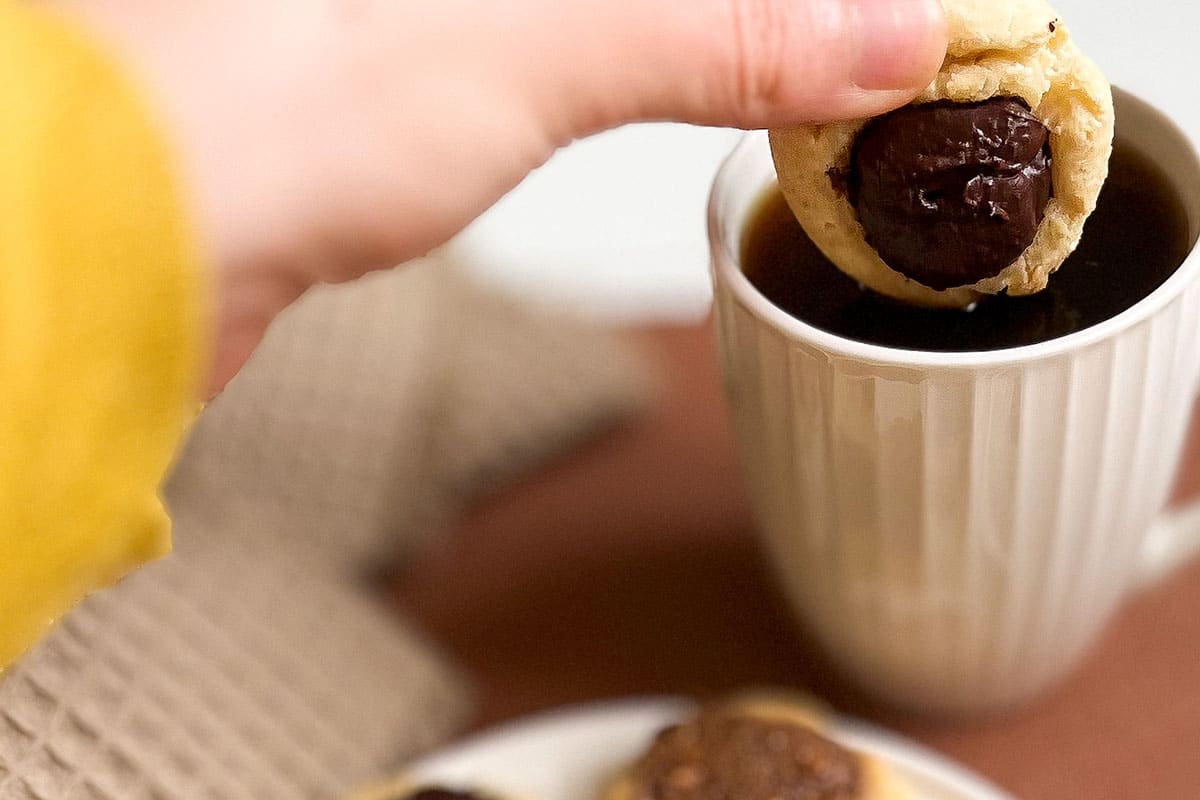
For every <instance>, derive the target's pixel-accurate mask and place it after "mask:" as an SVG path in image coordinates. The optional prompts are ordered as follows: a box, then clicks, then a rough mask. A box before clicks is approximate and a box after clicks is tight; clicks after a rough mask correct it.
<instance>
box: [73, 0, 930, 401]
mask: <svg viewBox="0 0 1200 800" xmlns="http://www.w3.org/2000/svg"><path fill="white" fill-rule="evenodd" d="M50 4H51V5H54V6H57V7H58V8H60V9H62V10H63V11H64V12H65V13H66V14H68V15H70V16H72V17H75V18H77V19H79V20H81V21H82V23H83V24H84V25H85V26H87V27H89V28H91V29H92V30H94V31H95V32H96V33H98V34H99V35H100V36H101V37H102V38H104V39H106V40H108V41H109V42H110V43H111V44H112V45H113V46H114V47H115V48H116V51H117V53H118V55H119V56H120V57H122V58H123V59H124V60H125V61H126V62H127V63H128V64H129V66H130V67H131V68H132V70H133V73H134V75H135V76H137V77H138V78H140V80H141V81H142V82H143V84H144V86H145V87H146V90H147V91H148V96H149V97H150V99H151V103H152V104H153V105H155V106H156V107H157V108H158V109H159V110H160V113H161V118H162V120H163V122H164V124H165V125H166V129H167V131H168V133H169V135H170V136H171V137H172V140H173V143H174V145H175V148H176V152H177V153H178V156H179V162H180V166H181V168H182V171H183V175H184V177H185V184H186V186H187V187H188V189H189V192H190V200H191V204H192V207H193V208H194V210H195V218H196V220H197V221H198V225H199V229H200V233H201V235H202V240H203V242H204V243H205V245H206V248H207V249H206V252H207V254H208V256H209V259H210V261H211V263H212V264H213V268H214V270H215V275H216V278H215V281H214V286H215V292H216V297H215V307H216V321H215V325H216V329H215V337H214V341H213V352H212V361H211V365H212V366H211V376H210V382H209V385H210V388H211V390H212V391H214V392H215V391H219V390H220V388H221V387H223V386H224V385H225V383H226V382H227V381H228V380H229V379H230V378H231V377H232V376H233V375H234V374H235V373H236V372H237V370H238V369H240V367H241V366H242V364H243V363H244V362H245V360H246V358H247V357H248V356H249V355H250V353H251V352H252V350H253V348H254V347H255V346H256V345H257V343H258V342H259V340H260V339H261V338H262V335H263V333H264V332H265V330H266V327H267V325H268V324H269V323H270V321H271V320H272V319H273V318H274V317H275V315H276V314H278V313H279V312H280V311H281V310H282V309H283V308H285V307H286V306H287V305H288V304H289V303H290V302H292V301H293V300H295V299H296V298H297V297H299V295H300V294H301V293H303V291H304V290H305V289H306V288H308V287H309V286H311V285H313V284H315V283H319V282H330V281H345V280H350V279H353V278H356V277H358V276H360V275H362V274H363V273H365V272H368V271H370V270H373V269H379V268H386V267H390V266H393V265H395V264H399V263H401V262H403V261H405V260H407V259H410V258H413V257H416V256H420V255H423V254H425V253H426V252H428V251H429V250H431V249H432V248H434V247H436V246H437V245H439V244H442V243H443V242H445V241H446V240H447V239H448V238H449V237H451V236H452V235H453V234H454V233H456V232H457V231H458V230H460V229H461V228H462V227H463V226H465V225H466V224H467V223H468V222H470V221H471V220H472V219H474V218H475V217H476V216H478V215H479V214H480V213H481V212H483V211H484V210H485V209H487V208H488V207H489V206H490V205H491V204H492V203H494V202H495V201H496V200H497V199H499V198H500V197H501V196H502V195H503V194H504V193H505V192H506V191H508V190H509V189H511V188H512V187H513V186H515V185H516V184H517V183H518V182H519V181H520V180H521V179H522V178H523V177H524V176H525V175H526V174H527V173H528V172H529V171H530V170H531V169H533V168H534V167H536V166H538V165H540V164H541V163H543V162H544V161H545V160H546V159H547V158H549V156H550V155H551V154H552V153H553V152H554V151H555V150H556V149H557V148H559V147H561V146H563V145H565V144H567V143H569V142H570V141H572V140H573V139H576V138H579V137H582V136H586V135H588V134H591V133H595V132H598V131H601V130H604V129H606V128H611V127H615V126H617V125H620V124H623V123H626V122H634V121H644V120H678V121H683V122H693V123H697V124H702V125H723V126H734V127H741V128H760V127H771V126H781V125H789V124H801V123H812V122H823V121H829V120H834V119H850V118H857V117H862V116H866V115H873V114H878V113H881V112H883V111H886V110H890V109H892V108H895V107H897V106H900V105H902V104H904V103H905V102H907V101H908V100H909V99H911V98H912V97H913V96H915V95H916V94H917V93H918V92H919V91H920V90H921V89H922V88H924V86H925V85H926V84H927V83H928V82H929V81H930V80H931V79H932V77H933V75H934V74H935V73H936V72H937V70H938V67H939V66H940V64H941V62H942V59H943V56H944V55H945V50H946V32H945V21H944V19H943V15H942V7H941V3H940V2H939V0H569V1H568V2H563V0H506V1H505V2H496V0H390V1H389V0H205V2H200V3H195V2H191V3H189V2H181V1H180V0H167V1H166V2H164V0H51V3H50Z"/></svg>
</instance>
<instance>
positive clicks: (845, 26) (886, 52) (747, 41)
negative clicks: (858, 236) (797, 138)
mask: <svg viewBox="0 0 1200 800" xmlns="http://www.w3.org/2000/svg"><path fill="white" fill-rule="evenodd" d="M564 5H566V6H567V7H568V9H569V10H567V11H566V12H564V13H567V14H569V15H572V16H573V17H574V19H573V22H574V23H575V24H576V25H578V26H579V27H576V28H571V26H570V25H568V30H574V31H575V32H576V34H577V35H576V36H574V37H572V39H571V40H570V41H566V42H563V41H562V40H561V39H560V41H559V44H560V46H561V45H563V44H565V45H567V47H565V48H564V49H566V50H569V51H570V52H569V53H567V54H566V59H567V60H568V62H569V63H568V64H565V65H563V69H560V70H556V71H553V73H552V74H553V77H552V78H551V80H553V81H555V82H557V83H559V84H560V86H563V87H564V88H565V89H566V90H567V91H568V92H570V97H567V98H561V99H563V100H564V104H563V105H560V106H558V107H559V108H560V109H563V108H565V109H570V112H568V113H571V114H573V115H574V118H573V119H570V120H566V121H565V122H566V124H567V125H568V126H569V128H571V129H572V130H573V132H575V133H586V132H589V130H595V129H598V128H603V127H609V126H612V125H616V124H620V123H622V122H628V121H634V120H649V119H672V120H679V121H683V122H695V123H699V124H705V125H727V126H735V127H742V128H758V127H772V126H782V125H795V124H802V123H814V122H827V121H831V120H835V119H852V118H859V117H865V116H873V115H875V114H879V113H882V112H884V111H887V110H890V109H892V108H896V107H898V106H901V105H903V104H904V103H906V102H908V101H909V100H911V99H912V98H913V97H914V96H915V95H916V94H917V93H919V92H920V91H921V90H922V89H923V88H925V86H927V85H928V83H929V82H930V81H931V80H932V79H933V77H934V75H935V74H936V73H937V70H938V68H939V67H940V66H941V63H942V60H943V58H944V57H945V54H946V44H947V42H946V22H945V16H944V12H943V9H942V5H941V2H940V0H586V2H578V3H569V4H564ZM550 72H551V71H547V73H550ZM544 74H546V73H544Z"/></svg>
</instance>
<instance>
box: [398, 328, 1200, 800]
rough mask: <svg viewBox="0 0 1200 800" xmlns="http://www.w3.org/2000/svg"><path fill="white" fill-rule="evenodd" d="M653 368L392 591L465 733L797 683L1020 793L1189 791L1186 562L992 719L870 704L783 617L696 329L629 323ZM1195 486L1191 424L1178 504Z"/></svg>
mask: <svg viewBox="0 0 1200 800" xmlns="http://www.w3.org/2000/svg"><path fill="white" fill-rule="evenodd" d="M628 335H629V336H630V337H632V338H634V339H635V340H636V341H637V342H638V343H639V344H640V345H641V346H643V347H644V348H645V349H646V351H647V352H648V353H649V354H651V356H652V357H654V358H656V359H657V360H658V361H659V363H661V365H662V369H663V371H664V373H665V375H666V377H667V380H666V382H665V388H664V391H663V392H662V393H661V395H660V397H659V399H658V401H657V402H656V403H655V405H654V406H653V407H652V408H651V409H650V410H649V411H648V412H647V413H645V414H643V415H641V416H640V417H638V418H637V419H635V420H633V421H631V422H630V423H628V424H626V425H623V426H622V427H620V428H619V429H616V430H613V431H610V432H607V433H605V434H603V435H600V436H598V437H597V438H596V439H595V440H594V441H592V442H590V443H588V444H587V445H585V446H583V447H581V448H579V449H577V450H576V451H574V452H572V453H571V454H569V455H568V456H567V457H565V458H563V459H562V460H560V461H559V462H557V463H555V464H553V465H551V466H549V467H548V468H546V469H545V470H543V471H541V472H539V473H538V474H536V475H534V476H532V477H530V478H529V479H527V480H525V481H523V482H522V483H520V484H519V485H517V486H514V487H510V488H508V489H507V490H505V491H503V492H501V493H499V494H497V495H496V496H494V497H492V498H490V499H489V500H487V501H485V502H482V503H480V504H479V505H478V507H476V508H474V509H472V510H471V511H470V512H469V514H468V515H467V516H466V518H465V519H464V520H463V521H462V523H461V524H460V525H459V526H458V528H457V529H456V530H455V531H453V532H452V534H451V535H450V536H449V537H448V539H447V541H446V543H445V547H443V548H441V549H440V550H438V551H436V552H434V553H431V554H430V555H428V556H427V557H426V558H425V559H423V560H422V561H420V562H417V563H413V564H411V565H410V567H409V569H408V570H407V572H406V573H405V574H402V575H399V576H398V577H397V579H396V586H395V596H396V598H397V599H398V601H399V603H400V605H401V606H402V607H403V608H405V609H406V610H407V612H408V613H409V614H410V615H412V616H414V617H416V619H417V620H418V621H419V622H421V623H422V624H424V625H425V627H426V628H427V629H428V630H429V631H430V633H431V634H432V635H433V636H434V637H435V638H437V639H438V640H439V641H440V642H441V643H442V644H443V645H444V646H445V647H446V648H447V649H448V650H449V652H450V653H451V654H452V655H454V656H456V657H457V658H458V659H459V660H460V661H461V662H462V663H463V664H464V665H465V666H466V668H467V669H468V670H470V671H471V672H472V673H473V675H474V677H475V678H476V680H477V681H478V683H479V691H480V703H481V711H480V715H479V717H478V719H477V725H478V726H481V727H482V726H487V725H490V724H494V723H496V722H500V721H503V720H506V719H510V718H512V717H515V716H519V715H522V714H526V713H529V712H532V711H536V710H541V709H545V708H550V707H554V706H558V705H561V704H565V703H574V702H581V701H588V700H594V699H601V698H612V697H620V696H626V695H638V694H647V693H654V694H657V693H686V694H692V695H696V696H700V697H708V696H714V695H719V694H721V693H723V692H727V691H730V690H735V689H738V688H742V687H745V686H747V685H760V686H761V685H778V686H787V687H796V688H801V689H805V690H809V691H812V692H815V693H817V694H818V695H820V696H822V697H824V698H825V699H827V700H829V701H831V702H832V703H833V704H834V705H835V706H836V707H837V708H838V709H840V710H843V711H845V712H848V713H852V714H857V715H862V716H865V717H868V718H870V719H873V720H876V721H878V722H880V723H882V724H884V725H886V726H888V727H891V728H893V729H895V730H897V731H899V732H901V733H904V734H906V735H909V736H911V737H913V738H915V739H917V740H919V741H921V742H924V743H925V744H927V745H929V746H931V747H933V748H935V749H937V750H939V751H941V752H942V753H944V754H946V755H948V756H949V757H951V758H953V759H956V760H958V761H960V762H961V763H963V764H965V765H967V766H968V767H970V768H972V769H974V770H976V771H978V772H979V773H981V774H982V775H984V776H986V777H988V778H990V779H991V780H993V781H995V782H996V783H997V784H998V785H1000V786H1002V787H1004V788H1006V789H1008V790H1009V791H1011V792H1013V793H1014V794H1015V795H1017V796H1018V797H1021V798H1025V799H1026V800H1061V799H1062V798H1067V797H1086V798H1089V800H1118V799H1119V798H1120V799H1121V800H1124V799H1125V798H1142V797H1147V798H1149V797H1153V798H1156V800H1185V798H1187V799H1189V800H1190V799H1191V798H1195V797H1196V796H1197V792H1198V789H1197V787H1200V564H1197V565H1195V566H1191V567H1185V568H1183V569H1182V570H1180V571H1179V572H1177V573H1175V574H1174V575H1173V576H1171V577H1169V578H1168V579H1167V580H1166V581H1165V582H1164V583H1163V584H1161V585H1160V586H1158V587H1156V588H1154V589H1153V590H1151V591H1148V592H1146V593H1144V594H1142V595H1140V596H1138V597H1136V598H1134V599H1132V600H1131V601H1130V602H1129V603H1128V605H1127V606H1126V607H1125V608H1124V609H1123V610H1122V612H1121V613H1120V614H1119V616H1118V617H1117V618H1116V619H1115V621H1114V622H1113V624H1112V626H1111V628H1110V629H1109V630H1108V632H1107V634H1106V635H1105V636H1104V637H1103V640H1102V641H1101V642H1100V643H1099V645H1098V646H1097V647H1096V648H1095V649H1094V651H1093V652H1092V653H1091V654H1090V656H1089V657H1088V659H1087V660H1086V662H1085V663H1084V664H1083V665H1082V667H1081V668H1080V669H1079V670H1078V671H1077V673H1076V674H1074V675H1073V676H1071V678H1070V679H1069V680H1068V681H1067V682H1066V683H1065V684H1064V685H1062V686H1060V687H1058V688H1057V689H1056V690H1054V691H1053V692H1052V693H1050V694H1049V695H1048V696H1046V697H1044V698H1042V699H1041V700H1039V701H1038V702H1036V703H1035V704H1033V705H1032V706H1031V707H1029V708H1027V709H1026V710H1023V711H1021V712H1020V713H1016V714H1013V715H1011V716H1008V717H1005V718H997V719H985V720H977V721H969V722H957V723H946V722H938V721H930V720H921V719H916V718H913V717H911V716H905V715H903V714H898V713H894V712H889V711H888V710H886V709H882V708H878V707H876V706H874V705H872V704H871V702H870V701H868V700H866V699H865V698H863V697H861V696H859V695H858V694H857V693H856V692H855V691H854V690H853V689H852V688H851V687H848V686H846V685H844V684H843V683H841V682H840V681H839V680H838V679H837V677H836V675H834V674H832V673H831V671H830V670H828V669H827V668H826V667H825V665H824V664H823V663H822V661H821V659H820V657H819V655H818V654H817V652H816V649H815V648H814V647H813V646H812V645H811V643H809V642H808V641H806V640H805V638H804V637H803V636H802V635H801V634H800V633H799V632H798V631H797V630H796V628H795V627H794V626H793V623H792V620H791V618H790V617H789V614H788V612H787V610H786V609H785V606H784V604H783V602H782V600H781V597H780V595H779V594H778V593H777V592H776V588H775V585H774V583H773V581H772V580H771V578H770V577H769V576H768V574H767V572H766V570H764V566H763V563H762V561H761V559H760V554H759V550H758V548H757V547H756V545H755V540H754V526H753V523H752V521H751V518H750V513H749V511H748V508H747V503H746V498H745V497H744V494H743V491H742V486H741V482H740V479H739V477H738V469H737V465H736V460H735V454H734V449H733V445H732V441H731V436H730V432H729V429H728V425H727V419H726V411H725V407H724V405H723V400H722V398H721V396H720V388H719V387H720V384H719V381H718V380H717V368H716V359H715V354H714V348H713V343H712V338H711V335H710V333H709V330H708V328H707V326H706V325H703V324H700V325H692V326H681V327H662V328H654V329H639V330H631V331H630V332H629V333H628ZM1198 492H1200V436H1198V435H1197V434H1196V433H1193V435H1192V436H1191V442H1190V444H1189V454H1188V456H1187V457H1186V459H1185V463H1184V465H1183V468H1182V470H1181V474H1180V479H1179V486H1178V489H1177V493H1176V494H1177V498H1180V499H1182V498H1187V497H1193V496H1195V495H1196V494H1197V493H1198Z"/></svg>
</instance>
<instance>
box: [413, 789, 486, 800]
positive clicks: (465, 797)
mask: <svg viewBox="0 0 1200 800" xmlns="http://www.w3.org/2000/svg"><path fill="white" fill-rule="evenodd" d="M397 800H401V798H397ZM403 800H485V798H483V797H481V796H480V795H477V794H472V793H471V792H460V791H458V790H455V789H443V788H441V787H428V788H425V789H418V790H417V791H415V792H411V793H409V794H408V795H406V796H405V797H404V798H403Z"/></svg>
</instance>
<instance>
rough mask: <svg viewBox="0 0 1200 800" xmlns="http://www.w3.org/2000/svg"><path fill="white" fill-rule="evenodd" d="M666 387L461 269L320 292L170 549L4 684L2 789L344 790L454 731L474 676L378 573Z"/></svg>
mask: <svg viewBox="0 0 1200 800" xmlns="http://www.w3.org/2000/svg"><path fill="white" fill-rule="evenodd" d="M648 391H649V384H648V382H647V380H646V372H645V370H644V369H643V368H642V365H641V363H640V361H639V360H638V358H637V356H636V354H634V353H631V352H629V351H627V350H626V349H625V348H624V347H623V346H622V345H620V344H619V343H618V342H617V341H616V340H615V339H613V338H612V337H611V336H610V335H608V334H606V333H604V332H602V331H599V330H596V329H593V328H592V327H590V326H588V325H584V324H580V323H578V322H574V321H572V320H569V319H566V318H563V317H560V316H558V315H555V314H549V313H545V312H540V311H533V310H530V309H528V308H526V307H525V306H523V305H522V304H519V303H516V302H513V301H511V300H507V299H503V298H499V297H497V296H494V295H492V294H490V293H488V292H485V291H481V290H480V289H478V288H476V287H475V286H473V285H472V284H471V283H470V282H469V281H467V280H465V279H464V278H462V277H461V276H460V275H459V274H458V273H456V272H455V271H453V270H451V269H448V268H447V267H446V266H445V265H440V264H434V263H432V262H426V263H422V264H419V265H415V266H414V267H411V268H406V269H403V270H400V271H396V272H391V273H384V274H380V275H376V276H372V277H369V278H367V279H365V280H363V281H359V282H357V283H355V284H350V285H346V286H339V287H324V288H321V289H318V290H316V291H314V292H312V293H310V295H309V296H307V297H305V298H304V300H303V301H302V302H301V303H299V304H298V305H297V306H296V307H294V308H293V309H291V310H289V312H288V313H287V314H285V315H284V316H283V317H281V318H280V320H279V321H278V323H277V324H276V325H275V326H274V327H273V328H272V330H271V332H270V333H269V335H268V337H267V340H266V341H265V342H264V345H263V347H262V348H261V349H260V351H259V352H258V353H257V354H256V355H255V357H254V358H253V359H252V361H251V363H250V364H249V365H248V367H247V368H246V370H245V371H244V372H243V374H242V375H240V376H239V377H238V378H237V379H236V380H235V381H234V383H233V384H232V385H231V386H230V387H229V389H228V390H227V391H226V393H225V394H224V395H222V396H221V397H220V398H218V399H217V400H216V401H215V402H213V403H212V404H211V405H210V406H209V407H208V408H207V409H206V410H205V412H204V413H203V414H202V415H201V417H200V419H199V420H198V421H197V423H196V425H195V427H194V429H193V431H192V435H191V437H190V441H189V442H188V444H187V446H186V447H185V448H184V450H183V453H182V454H181V457H180V459H179V463H178V465H177V468H176V470H175V474H174V476H173V477H172V479H171V481H170V483H169V486H168V490H167V498H168V502H169V505H170V507H171V509H172V513H173V516H174V518H175V520H176V550H175V553H174V554H172V555H171V556H170V557H168V558H167V559H165V560H163V561H161V562H159V563H157V564H154V565H151V566H150V567H148V568H146V569H145V570H143V571H142V572H140V573H138V574H136V575H134V576H133V577H131V578H129V579H127V580H126V581H124V582H123V583H122V584H121V585H119V586H118V587H117V588H115V589H114V590H111V591H109V592H105V593H102V594H99V595H96V596H94V597H92V598H91V599H90V600H88V601H87V602H86V603H85V604H84V605H83V606H81V607H80V608H78V609H77V610H76V611H75V612H73V613H72V614H70V615H69V616H68V617H67V618H66V619H64V620H63V621H62V622H61V623H60V624H59V626H58V627H57V628H56V629H55V630H54V631H53V633H52V634H51V635H50V636H49V637H48V638H47V639H46V640H45V641H43V642H42V643H41V645H40V646H39V647H38V648H36V649H35V650H34V651H33V652H32V653H31V654H30V655H29V656H28V657H26V658H25V659H24V660H23V661H22V662H20V663H19V664H18V665H16V666H15V667H14V668H12V669H11V670H10V671H9V672H8V673H6V674H5V675H4V676H3V679H2V680H0V800H77V799H78V800H83V799H84V798H86V799H87V800H142V798H156V799H161V800H201V799H202V798H203V799H204V800H242V799H243V798H245V800H250V799H251V798H253V800H276V798H278V799H279V800H284V798H286V799H287V800H293V798H296V799H298V800H307V799H309V798H311V799H312V800H324V798H334V797H337V796H338V795H339V793H341V792H342V791H344V790H345V789H347V788H349V787H351V786H353V785H355V784H358V783H360V782H362V781H363V780H364V779H367V778H369V777H370V776H371V775H372V774H375V773H377V772H378V771H379V770H382V769H386V768H389V767H394V766H395V765H397V764H398V763H399V762H400V761H402V760H403V759H404V758H405V757H408V756H411V755H412V754H414V753H418V752H421V751H422V750H424V749H427V748H428V747H430V746H432V745H433V744H435V743H437V742H439V741H442V740H444V739H445V738H446V737H447V736H449V735H450V734H451V733H453V732H454V731H455V730H456V729H457V728H458V727H459V726H460V725H461V724H462V723H463V721H464V720H465V719H466V716H467V714H468V713H469V708H470V696H469V690H468V689H467V688H466V686H467V682H466V681H464V679H463V676H461V675H459V674H458V673H457V672H456V671H455V670H454V668H453V667H452V666H451V665H450V664H448V663H447V662H446V660H445V659H444V658H442V657H441V656H440V655H439V654H438V653H437V651H436V648H434V647H433V646H431V644H430V643H429V642H427V641H425V640H424V639H423V638H422V637H421V635H420V634H419V633H418V632H416V631H414V630H413V629H412V628H411V627H410V626H408V625H406V624H405V623H404V621H403V620H402V619H400V618H399V615H398V614H397V613H395V612H394V611H392V610H389V609H386V608H385V606H384V604H383V603H382V602H381V600H380V598H377V597H374V596H373V595H372V593H371V591H370V588H369V584H368V583H367V582H366V581H363V580H361V579H360V576H361V575H363V574H364V573H365V572H367V571H368V570H370V569H372V567H373V565H378V564H379V563H380V562H382V561H385V560H389V559H393V558H396V557H402V556H404V555H406V554H407V553H408V552H410V551H411V549H412V548H413V546H414V545H416V544H418V543H420V544H423V545H425V546H428V543H429V542H430V540H431V539H432V534H433V533H434V532H436V530H437V529H438V527H439V523H440V522H442V521H444V520H445V519H446V517H447V515H449V514H451V513H453V511H454V510H456V509H457V508H459V507H461V505H462V504H463V503H465V502H467V501H468V500H469V499H470V498H471V497H472V496H474V495H476V494H477V493H478V492H480V491H486V490H488V489H494V488H496V487H498V486H500V485H502V483H503V481H504V480H506V479H509V478H511V477H513V476H516V475H519V474H520V473H521V472H522V471H524V470H529V469H531V468H533V467H534V466H536V465H537V464H539V463H541V462H542V461H543V460H545V459H546V458H549V457H551V456H553V455H554V454H555V453H559V452H562V451H563V449H564V448H566V447H568V446H569V445H571V444H572V443H576V442H578V441H580V440H581V439H582V438H583V437H586V436H588V435H591V434H593V433H594V432H596V431H597V430H599V429H600V428H601V427H603V426H604V425H607V424H611V423H613V422H615V421H617V420H619V419H620V418H621V417H622V416H623V415H625V414H628V413H629V412H631V411H632V410H633V409H636V408H637V407H638V406H639V404H640V403H641V402H642V401H643V400H644V399H645V397H646V394H647V392H648Z"/></svg>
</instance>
